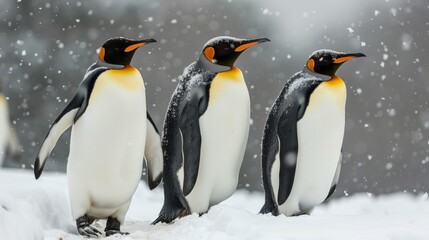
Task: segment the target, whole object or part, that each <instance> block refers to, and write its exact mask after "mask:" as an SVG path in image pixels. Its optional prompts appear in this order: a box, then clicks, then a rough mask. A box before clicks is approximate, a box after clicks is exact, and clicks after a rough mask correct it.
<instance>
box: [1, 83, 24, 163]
mask: <svg viewBox="0 0 429 240" xmlns="http://www.w3.org/2000/svg"><path fill="white" fill-rule="evenodd" d="M19 148H20V145H19V141H18V137H17V136H16V133H15V131H14V130H13V129H12V128H11V126H10V119H9V107H8V104H7V101H6V97H5V96H4V95H3V94H2V93H1V88H0V167H1V166H2V165H3V162H4V161H5V160H6V158H7V157H8V155H10V156H12V157H13V158H16V157H18V155H19Z"/></svg>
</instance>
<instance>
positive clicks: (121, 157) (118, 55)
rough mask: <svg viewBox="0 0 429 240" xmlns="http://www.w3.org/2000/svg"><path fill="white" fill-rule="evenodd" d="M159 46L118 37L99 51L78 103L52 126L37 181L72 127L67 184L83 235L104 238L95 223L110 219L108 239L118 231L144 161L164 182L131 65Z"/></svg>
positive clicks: (152, 179) (152, 180)
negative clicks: (140, 51) (135, 57)
mask: <svg viewBox="0 0 429 240" xmlns="http://www.w3.org/2000/svg"><path fill="white" fill-rule="evenodd" d="M151 42H156V41H155V40H153V39H147V40H137V41H135V40H128V39H125V38H112V39H110V40H108V41H107V42H105V43H104V45H103V47H102V48H101V49H100V53H99V61H98V62H97V63H95V64H93V65H92V66H91V67H89V69H88V71H87V73H86V75H85V77H84V79H83V81H82V82H81V84H80V86H79V88H78V91H77V93H76V95H75V96H74V98H73V99H72V100H71V101H70V103H69V104H68V105H67V107H66V108H65V109H64V110H63V112H62V113H61V114H60V116H59V117H58V118H57V119H56V120H55V122H54V123H53V125H52V126H51V128H50V130H49V133H48V135H47V136H46V138H45V140H44V142H43V144H42V147H41V149H40V151H39V153H38V156H37V159H36V162H35V164H34V174H35V176H36V179H37V178H39V177H40V174H41V173H42V170H43V167H44V165H45V161H46V159H47V158H48V156H49V154H50V153H51V151H52V149H53V148H54V146H55V144H56V142H57V140H58V138H59V137H60V135H61V134H62V133H63V132H64V131H65V130H67V129H68V128H69V127H70V126H73V127H72V132H71V140H70V153H69V158H68V164H67V178H68V184H69V192H70V203H71V209H72V215H73V217H74V219H75V220H76V225H77V229H78V232H79V233H80V234H81V235H84V236H99V235H100V234H101V233H100V232H99V231H98V230H97V229H96V228H95V227H93V226H91V223H92V222H93V221H94V220H95V219H104V218H107V224H106V229H105V233H106V236H109V235H112V234H115V233H121V234H123V233H122V232H120V225H121V224H122V223H123V222H124V218H125V214H126V212H127V211H128V208H129V206H130V203H131V197H132V196H133V194H134V192H135V190H136V188H137V185H138V183H139V181H140V177H141V173H142V167H143V158H146V161H147V165H148V175H149V186H150V188H151V189H152V188H154V187H156V185H158V183H159V182H160V181H161V177H162V149H161V138H160V136H159V134H158V131H157V130H156V127H155V125H154V124H153V122H152V120H151V118H150V116H149V114H148V113H147V112H146V94H145V86H144V82H143V79H142V77H141V75H140V72H139V71H138V70H137V69H136V68H134V67H133V66H131V65H130V63H131V59H132V57H133V55H134V53H135V51H136V50H137V49H138V48H139V47H141V46H143V45H145V44H148V43H151Z"/></svg>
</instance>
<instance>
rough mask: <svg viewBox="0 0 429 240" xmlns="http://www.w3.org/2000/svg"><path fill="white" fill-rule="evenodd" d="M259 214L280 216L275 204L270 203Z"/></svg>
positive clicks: (266, 203)
mask: <svg viewBox="0 0 429 240" xmlns="http://www.w3.org/2000/svg"><path fill="white" fill-rule="evenodd" d="M259 213H260V214H267V213H271V214H272V215H274V216H278V215H279V212H278V208H277V207H276V206H275V205H274V204H273V203H269V202H265V204H264V206H262V208H261V210H260V211H259Z"/></svg>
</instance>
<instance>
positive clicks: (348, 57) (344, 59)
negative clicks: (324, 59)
mask: <svg viewBox="0 0 429 240" xmlns="http://www.w3.org/2000/svg"><path fill="white" fill-rule="evenodd" d="M353 58H355V57H354V56H347V57H341V58H337V59H335V61H334V63H343V62H345V61H348V60H350V59H353Z"/></svg>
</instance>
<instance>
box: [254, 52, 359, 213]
mask: <svg viewBox="0 0 429 240" xmlns="http://www.w3.org/2000/svg"><path fill="white" fill-rule="evenodd" d="M358 57H365V55H364V54H362V53H343V52H336V51H332V50H318V51H315V52H314V53H313V54H311V56H310V58H309V59H308V61H307V63H306V65H305V67H304V69H303V71H301V72H298V73H296V74H294V75H293V76H292V77H291V78H290V79H289V81H287V82H286V84H285V86H284V87H283V89H282V90H281V92H280V94H279V96H278V97H277V99H276V100H275V102H274V104H273V106H272V107H271V110H270V112H269V114H268V118H267V121H266V124H265V129H264V133H263V138H262V179H263V186H264V190H265V204H264V205H263V207H262V209H261V210H260V213H262V214H265V213H271V214H273V215H276V216H277V215H279V214H284V215H286V216H297V215H301V214H309V213H310V212H311V210H312V209H313V207H315V206H316V205H318V204H321V203H322V202H323V201H325V200H326V199H328V198H329V197H330V196H331V195H332V194H333V193H334V191H335V188H336V186H337V183H338V179H339V176H340V170H341V158H342V153H341V151H342V144H343V136H344V126H345V106H346V97H347V91H346V85H345V83H344V81H343V80H342V79H341V78H340V77H338V76H337V75H336V74H335V73H336V71H337V70H338V68H339V67H340V66H341V65H342V64H343V63H345V62H346V61H348V60H351V59H354V58H358Z"/></svg>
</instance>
